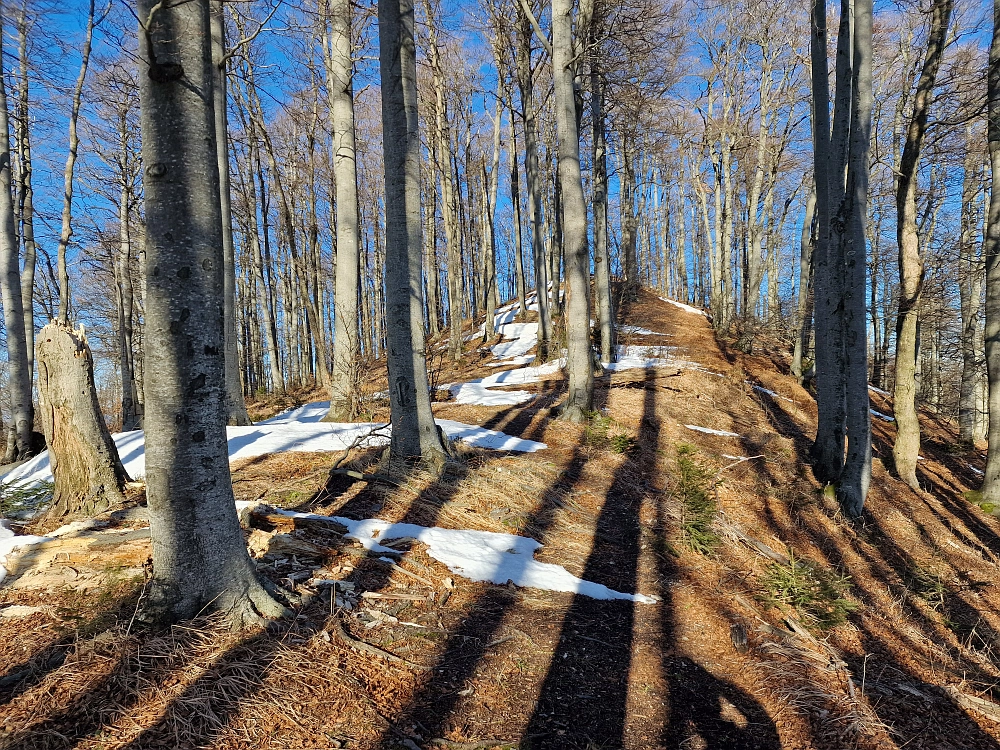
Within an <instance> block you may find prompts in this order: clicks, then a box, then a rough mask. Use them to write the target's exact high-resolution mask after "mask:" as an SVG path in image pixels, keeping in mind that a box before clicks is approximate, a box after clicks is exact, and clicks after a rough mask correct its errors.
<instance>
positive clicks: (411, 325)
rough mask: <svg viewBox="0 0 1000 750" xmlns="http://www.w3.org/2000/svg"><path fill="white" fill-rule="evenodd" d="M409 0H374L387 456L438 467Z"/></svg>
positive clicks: (441, 447) (438, 437) (398, 461)
mask: <svg viewBox="0 0 1000 750" xmlns="http://www.w3.org/2000/svg"><path fill="white" fill-rule="evenodd" d="M413 15H414V14H413V2H412V0H379V3H378V25H379V68H380V72H381V80H382V139H383V140H382V143H383V151H384V162H385V234H386V237H385V263H386V269H385V294H386V323H387V335H386V339H387V345H388V351H387V359H388V365H389V406H390V411H391V418H392V442H391V444H390V460H391V461H392V462H393V463H394V464H396V465H399V466H402V465H405V464H406V463H407V462H412V461H414V460H420V461H422V462H423V463H424V464H426V465H427V466H429V467H431V468H440V467H442V466H443V463H444V458H445V451H444V445H443V443H442V441H441V435H440V433H439V431H438V428H437V425H436V424H435V423H434V413H433V412H432V411H431V401H430V395H429V393H428V386H429V383H428V378H427V361H426V354H425V352H424V321H423V284H422V280H421V248H422V245H423V241H422V238H421V234H422V223H421V216H420V135H419V133H418V131H417V127H418V117H417V56H416V45H415V43H414V38H413V21H414V19H413Z"/></svg>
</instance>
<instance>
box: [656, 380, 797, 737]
mask: <svg viewBox="0 0 1000 750" xmlns="http://www.w3.org/2000/svg"><path fill="white" fill-rule="evenodd" d="M656 395H657V393H656V391H655V390H654V389H653V388H652V387H649V388H647V389H646V391H645V395H644V404H643V406H644V416H643V421H642V429H643V432H644V433H645V434H644V435H643V437H642V438H641V443H642V444H643V445H648V446H649V452H648V454H647V456H646V457H645V461H644V464H648V469H647V471H648V472H652V471H655V470H656V464H657V462H656V454H657V447H658V445H659V433H660V423H659V420H658V419H657V417H656V408H655V406H656V404H655V400H656ZM667 497H668V496H667V495H665V494H664V493H656V494H655V495H654V496H653V502H654V505H655V509H656V528H657V534H656V535H655V537H654V540H653V552H654V557H655V560H656V568H657V573H658V576H657V579H658V580H659V582H660V590H659V596H660V604H659V607H658V620H659V631H660V633H659V635H660V655H661V656H660V668H661V671H662V674H663V678H664V681H665V682H666V684H667V687H668V690H669V706H670V708H669V711H670V713H669V717H668V721H667V723H666V724H665V725H664V727H663V731H662V732H661V735H660V743H661V745H662V746H664V747H666V748H669V749H670V750H675V749H676V750H681V749H682V748H689V747H699V748H703V750H751V749H752V750H780V748H781V742H780V740H779V739H778V732H777V729H776V728H775V725H774V722H773V721H772V720H771V718H770V716H768V714H767V712H766V711H765V710H764V708H763V707H762V706H761V705H760V704H759V703H758V702H757V701H756V700H754V699H753V698H752V697H751V696H750V695H748V694H747V693H745V692H744V691H742V690H740V689H739V688H738V687H736V686H735V685H733V684H731V683H729V682H726V681H724V680H720V679H719V678H717V677H715V676H714V675H712V674H711V673H710V672H708V671H707V670H706V669H705V668H703V667H702V666H700V665H699V664H697V663H696V662H695V661H694V660H692V659H691V658H689V657H687V656H684V655H683V653H682V648H681V647H680V645H679V644H678V642H677V633H676V630H675V618H676V617H677V612H676V609H675V607H674V606H673V596H672V593H671V585H672V584H673V583H674V582H675V581H676V580H677V578H678V571H677V568H676V565H675V564H674V562H673V561H674V554H675V553H674V551H673V550H672V549H671V548H670V545H669V542H668V541H667V536H666V534H667V530H668V529H669V528H670V526H671V522H670V520H669V515H668V513H667V508H666V506H665V504H666V502H667Z"/></svg>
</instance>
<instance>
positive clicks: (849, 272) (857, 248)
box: [837, 0, 873, 518]
mask: <svg viewBox="0 0 1000 750" xmlns="http://www.w3.org/2000/svg"><path fill="white" fill-rule="evenodd" d="M872 16H873V13H872V0H854V33H853V34H852V36H853V48H854V61H853V69H854V70H853V81H854V83H853V87H852V89H853V95H852V97H851V135H850V147H849V158H848V172H847V190H846V193H845V197H844V202H843V203H842V208H841V211H839V212H838V221H839V220H840V217H844V218H845V219H846V221H845V225H846V229H845V233H844V240H845V242H844V252H843V258H844V271H843V273H844V303H843V305H844V365H843V367H844V383H845V391H846V392H845V398H846V405H847V455H846V457H845V459H844V470H843V473H842V474H841V476H840V480H839V482H838V483H837V499H838V500H839V501H840V506H841V508H843V510H844V512H845V513H846V514H847V515H848V516H850V517H852V518H854V517H858V516H860V515H861V511H862V509H863V508H864V503H865V498H866V497H867V496H868V486H869V484H870V483H871V473H872V426H871V419H872V417H871V408H870V406H869V397H868V339H867V333H868V320H867V309H866V301H867V287H866V280H867V271H868V255H867V249H868V245H867V231H866V222H867V218H868V177H869V168H870V166H869V165H870V161H869V154H870V151H871V131H872V25H873V24H872Z"/></svg>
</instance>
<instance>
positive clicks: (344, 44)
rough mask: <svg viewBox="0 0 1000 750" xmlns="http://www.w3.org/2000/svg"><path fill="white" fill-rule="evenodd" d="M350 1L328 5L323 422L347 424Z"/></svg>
mask: <svg viewBox="0 0 1000 750" xmlns="http://www.w3.org/2000/svg"><path fill="white" fill-rule="evenodd" d="M352 13H353V9H352V7H351V2H350V0H330V40H329V44H328V49H329V51H328V56H327V90H328V92H329V98H330V115H331V120H332V124H333V159H334V161H333V164H334V170H335V180H336V190H337V202H336V215H337V216H336V218H337V267H336V279H335V283H336V290H335V294H334V306H335V307H334V321H333V322H334V338H333V374H332V379H331V384H330V411H329V412H328V413H327V415H326V416H325V417H324V420H325V421H332V422H349V421H351V420H352V419H354V417H355V416H356V414H357V385H358V350H359V347H358V284H359V262H360V252H361V250H360V240H361V235H360V234H359V222H358V174H357V159H356V156H357V151H356V149H355V143H354V83H353V79H354V63H353V61H352V60H351V14H352Z"/></svg>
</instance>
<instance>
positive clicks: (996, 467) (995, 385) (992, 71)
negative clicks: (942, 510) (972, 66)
mask: <svg viewBox="0 0 1000 750" xmlns="http://www.w3.org/2000/svg"><path fill="white" fill-rule="evenodd" d="M987 99H988V101H987V118H988V125H987V135H986V137H987V141H988V143H989V149H990V184H991V186H992V191H991V193H990V207H989V214H988V216H987V218H986V241H985V242H984V247H983V254H984V255H985V256H986V371H987V377H988V379H989V387H990V396H989V412H990V427H989V449H988V451H987V454H986V475H985V476H984V478H983V499H984V500H988V501H989V502H992V503H996V502H1000V0H993V39H992V41H991V43H990V64H989V71H988V84H987Z"/></svg>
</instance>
